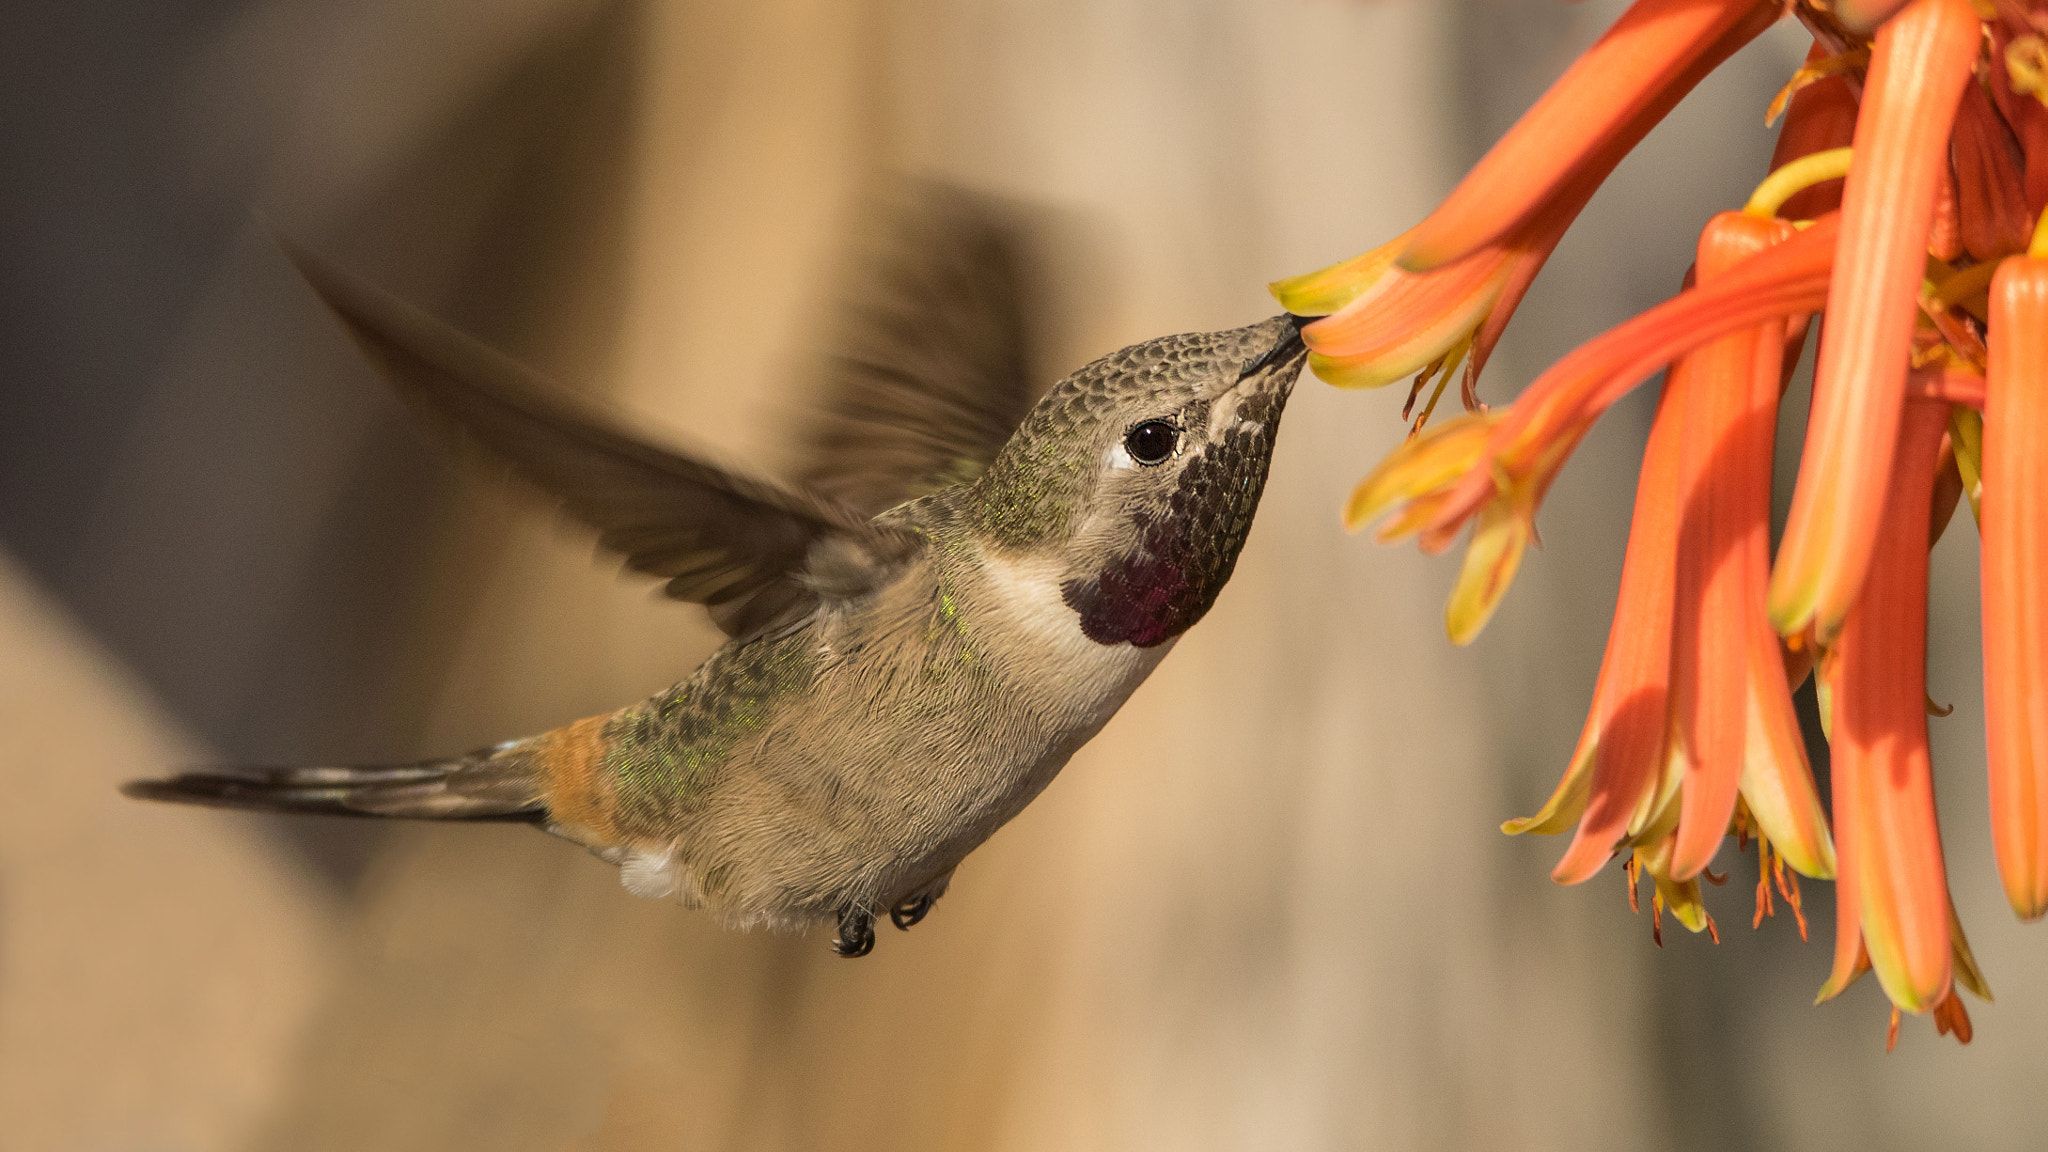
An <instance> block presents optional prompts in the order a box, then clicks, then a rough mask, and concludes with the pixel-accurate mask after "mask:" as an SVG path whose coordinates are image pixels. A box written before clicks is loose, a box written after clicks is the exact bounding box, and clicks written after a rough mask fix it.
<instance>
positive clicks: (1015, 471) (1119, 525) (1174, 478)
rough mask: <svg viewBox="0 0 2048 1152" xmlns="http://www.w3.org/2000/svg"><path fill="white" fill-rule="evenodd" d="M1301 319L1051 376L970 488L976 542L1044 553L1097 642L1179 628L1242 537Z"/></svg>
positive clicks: (1143, 350) (1279, 319)
mask: <svg viewBox="0 0 2048 1152" xmlns="http://www.w3.org/2000/svg"><path fill="white" fill-rule="evenodd" d="M1301 323H1302V321H1300V320H1298V319H1297V318H1295V317H1293V316H1287V315H1282V316H1275V317H1273V318H1272V319H1270V320H1265V321H1262V322H1260V323H1257V324H1253V325H1251V326H1249V327H1245V328H1235V329H1231V330H1229V331H1226V332H1201V333H1190V334H1185V335H1179V336H1165V337H1161V338H1160V339H1157V340H1149V341H1146V342H1145V343H1143V344H1134V345H1132V346H1131V347H1129V348H1125V349H1123V350H1122V351H1119V352H1115V353H1112V354H1110V355H1108V356H1105V357H1103V358H1102V359H1100V360H1097V361H1096V362H1094V363H1093V364H1090V365H1088V366H1087V367H1085V368H1082V369H1081V370H1080V371H1078V372H1076V373H1074V374H1073V375H1071V376H1069V377H1067V378H1066V379H1065V380H1062V381H1061V382H1060V383H1059V384H1057V385H1055V386H1054V387H1053V389H1052V391H1050V392H1049V393H1047V394H1046V396H1045V398H1044V399H1042V400H1040V401H1039V402H1038V405H1037V406H1036V407H1035V408H1033V409H1032V411H1031V414H1030V415H1029V416H1027V417H1026V418H1025V420H1024V422H1023V424H1022V425H1020V426H1019V427H1018V429H1017V432H1016V434H1015V435H1013V436H1012V437H1011V438H1010V441H1009V443H1008V444H1006V445H1005V446H1004V447H1003V450H1002V451H1001V452H1000V453H999V454H998V455H997V456H996V458H995V460H994V461H993V462H991V464H990V465H989V468H988V470H987V471H986V472H985V473H983V475H982V476H981V478H980V479H979V480H978V481H977V482H976V483H975V485H974V487H973V489H972V491H971V494H970V495H971V500H970V503H971V506H972V512H971V515H972V517H973V520H974V523H975V527H976V530H977V534H978V535H979V536H980V537H981V538H982V539H983V540H984V541H986V542H987V543H988V544H990V545H991V546H993V547H996V548H999V549H1004V550H1008V551H1011V552H1029V553H1033V554H1036V555H1041V556H1042V555H1045V554H1047V553H1051V554H1053V555H1055V556H1056V557H1057V558H1058V564H1059V570H1060V591H1061V598H1062V599H1063V600H1064V601H1065V603H1066V605H1067V606H1068V607H1069V608H1071V609H1073V610H1074V611H1075V612H1077V613H1078V614H1079V615H1080V623H1081V630H1082V632H1083V633H1084V634H1085V635H1087V637H1088V638H1089V639H1091V640H1094V641H1095V642H1097V643H1099V644H1119V643H1130V644H1134V645H1136V646H1138V647H1141V648H1143V647H1151V646H1152V645H1156V644H1159V643H1162V642H1164V641H1166V640H1169V639H1172V638H1173V637H1175V636H1178V635H1180V634H1181V633H1182V632H1185V631H1186V630H1187V629H1188V628H1189V627H1191V626H1193V625H1194V623H1195V622H1196V621H1197V620H1199V619H1201V617H1202V614H1203V613H1205V612H1207V611H1208V610H1209V606H1210V605H1211V604H1213V603H1214V602H1215V600H1216V594H1217V593H1218V592H1220V591H1221V590H1222V588H1223V585H1224V583H1225V582H1226V581H1228V580H1229V579H1230V573H1231V569H1232V568H1233V567H1234V566H1235V565H1236V563H1237V553H1238V549H1239V548H1240V547H1242V546H1243V544H1244V539H1245V534H1246V533H1247V532H1248V531H1249V530H1250V528H1251V522H1252V514H1253V513H1254V512H1255V511H1257V509H1258V503H1259V495H1260V493H1261V492H1262V491H1263V490H1264V488H1265V483H1266V468H1267V465H1268V463H1269V462H1270V461H1271V459H1272V452H1273V438H1274V434H1275V433H1276V432H1277V431H1278V429H1279V425H1280V413H1281V410H1282V409H1283V408H1284V407H1285V406H1286V404H1287V398H1288V396H1289V394H1290V393H1292V391H1293V390H1294V381H1295V378H1296V377H1297V376H1298V375H1299V374H1300V372H1301V366H1302V363H1303V361H1304V360H1305V359H1306V358H1307V356H1308V349H1307V348H1306V347H1304V346H1303V344H1302V340H1301V331H1300V325H1301Z"/></svg>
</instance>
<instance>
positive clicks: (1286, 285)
mask: <svg viewBox="0 0 2048 1152" xmlns="http://www.w3.org/2000/svg"><path fill="white" fill-rule="evenodd" d="M1407 239H1408V234H1407V233H1406V232H1403V233H1402V234H1401V235H1399V236H1397V237H1395V238H1394V239H1392V240H1390V241H1388V242H1387V243H1385V244H1382V245H1380V246H1379V247H1377V248H1375V249H1373V250H1372V251H1370V252H1367V253H1364V254H1363V255H1359V256H1353V257H1352V258H1351V259H1349V260H1344V261H1340V262H1339V263H1336V264H1332V265H1330V266H1329V267H1328V268H1320V269H1317V270H1316V271H1314V272H1304V273H1302V274H1301V275H1299V276H1289V277H1287V278H1286V279H1283V280H1275V281H1273V282H1272V283H1271V284H1268V285H1266V290H1267V291H1269V292H1271V293H1272V294H1273V298H1274V299H1275V300H1278V301H1279V302H1280V306H1281V307H1283V308H1285V309H1287V310H1288V311H1289V312H1292V313H1294V314H1295V315H1296V316H1328V315H1329V314H1330V313H1332V312H1335V311H1337V310H1338V309H1340V308H1342V307H1344V306H1345V305H1346V304H1349V303H1351V302H1352V301H1353V300H1356V299H1358V298H1359V297H1360V296H1361V295H1363V294H1364V293H1365V290H1366V289H1368V288H1370V287H1372V286H1373V285H1374V284H1375V283H1377V282H1378V281H1379V278H1380V277H1381V276H1383V275H1385V274H1386V271H1387V269H1388V268H1389V267H1390V266H1392V264H1393V262H1394V253H1396V252H1398V251H1399V250H1400V248H1401V245H1402V244H1404V243H1406V242H1407Z"/></svg>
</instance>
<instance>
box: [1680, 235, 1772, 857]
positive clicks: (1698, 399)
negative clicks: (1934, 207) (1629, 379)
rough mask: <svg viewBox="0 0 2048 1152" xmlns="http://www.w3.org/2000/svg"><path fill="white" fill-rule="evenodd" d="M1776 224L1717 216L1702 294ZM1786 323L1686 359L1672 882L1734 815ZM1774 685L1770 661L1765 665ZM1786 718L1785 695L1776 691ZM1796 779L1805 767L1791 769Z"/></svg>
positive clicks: (1704, 238)
mask: <svg viewBox="0 0 2048 1152" xmlns="http://www.w3.org/2000/svg"><path fill="white" fill-rule="evenodd" d="M1792 231H1793V230H1792V226H1791V225H1790V224H1787V223H1785V222H1783V221H1779V220H1767V219H1760V218H1758V217H1755V216H1748V215H1744V214H1742V213H1738V212H1724V213H1721V214H1720V215H1718V216H1715V217H1714V218H1713V219H1712V220H1711V221H1709V222H1708V224H1707V227H1706V229H1705V230H1704V231H1703V232H1702V233H1701V235H1700V244H1699V254H1698V258H1697V260H1696V261H1695V263H1694V269H1695V274H1696V276H1697V280H1698V283H1699V284H1702V285H1706V284H1711V283H1713V282H1714V281H1715V280H1717V279H1719V278H1720V277H1721V276H1723V275H1726V274H1727V273H1728V272H1729V271H1730V270H1732V269H1733V268H1735V267H1736V266H1737V265H1739V264H1740V263H1741V262H1742V261H1743V260H1745V259H1747V258H1749V257H1750V256H1752V255H1754V254H1756V253H1758V252H1761V251H1763V250H1764V249H1766V248H1769V247H1771V246H1772V245H1774V244H1777V243H1780V242H1782V241H1783V240H1785V239H1787V238H1789V237H1790V236H1791V235H1792ZM1784 343H1785V323H1784V321H1783V320H1772V321H1769V322H1767V323H1765V324H1763V325H1761V326H1759V327H1756V328H1750V329H1746V330H1743V331H1739V332H1734V333H1730V334H1729V335H1727V336H1723V337H1721V338H1720V339H1718V340H1714V341H1712V342H1710V343H1708V344H1704V345H1701V346H1700V347H1698V348H1696V349H1694V350H1693V351H1691V352H1689V353H1687V354H1686V360H1685V363H1686V365H1687V367H1688V368H1689V369H1690V370H1691V372H1692V377H1691V382H1690V387H1689V388H1688V390H1687V393H1686V406H1687V414H1686V437H1685V445H1684V448H1683V449H1682V450H1681V453H1680V459H1681V465H1680V472H1681V477H1680V506H1681V507H1682V508H1683V510H1684V513H1683V515H1684V519H1683V520H1682V522H1681V526H1680V529H1679V536H1678V566H1677V581H1678V583H1677V589H1676V595H1675V600H1674V605H1673V607H1674V621H1673V632H1672V655H1671V665H1672V673H1671V727H1672V742H1673V747H1674V752H1675V754H1676V756H1677V757H1678V760H1679V763H1680V765H1681V767H1682V772H1683V777H1684V783H1683V792H1682V793H1681V797H1680V807H1679V819H1678V828H1677V832H1676V834H1675V836H1674V839H1673V845H1672V852H1671V862H1670V871H1671V875H1672V876H1673V877H1675V878H1677V879H1681V880H1683V879H1689V878H1691V877H1692V876H1695V875H1697V874H1698V873H1699V872H1700V870H1701V869H1703V868H1705V867H1706V866H1707V863H1708V861H1710V860H1711V859H1712V858H1713V856H1714V853H1715V852H1716V851H1717V850H1718V849H1719V847H1720V844H1721V840H1722V837H1723V836H1724V835H1726V833H1727V831H1728V825H1729V820H1730V819H1731V817H1732V816H1733V815H1734V812H1735V799H1736V795H1737V793H1738V790H1739V788H1740V785H1741V780H1742V774H1743V768H1744V762H1745V759H1746V755H1747V752H1748V748H1749V730H1748V723H1749V717H1750V713H1751V705H1752V697H1753V695H1754V694H1753V693H1752V691H1751V684H1750V681H1751V673H1752V664H1753V662H1752V652H1753V651H1754V645H1753V644H1752V643H1751V636H1752V633H1753V632H1754V631H1755V630H1756V629H1757V628H1767V624H1766V621H1765V619H1764V616H1763V593H1764V584H1765V581H1766V578H1767V577H1768V574H1769V564H1770V485H1771V456H1772V442H1773V435H1774V431H1775V428H1776V423H1777V409H1778V381H1779V376H1780V373H1781V371H1782V367H1783V362H1784ZM1765 663H1766V665H1767V670H1771V671H1775V672H1776V673H1777V674H1778V676H1779V677H1780V679H1781V680H1782V677H1783V673H1784V667H1783V663H1782V661H1780V660H1779V658H1778V656H1777V653H1776V652H1775V651H1773V652H1771V653H1770V654H1769V659H1768V661H1766V662H1765ZM1785 700H1786V704H1787V706H1788V708H1789V704H1790V697H1789V694H1785ZM1800 767H1801V769H1802V770H1803V769H1804V764H1803V763H1802V764H1801V765H1800Z"/></svg>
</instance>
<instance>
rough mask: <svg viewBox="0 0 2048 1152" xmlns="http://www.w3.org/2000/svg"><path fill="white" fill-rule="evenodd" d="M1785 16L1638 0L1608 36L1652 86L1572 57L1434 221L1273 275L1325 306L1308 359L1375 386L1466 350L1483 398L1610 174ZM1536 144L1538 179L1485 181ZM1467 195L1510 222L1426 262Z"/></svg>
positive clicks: (1469, 386) (1300, 298) (1762, 8)
mask: <svg viewBox="0 0 2048 1152" xmlns="http://www.w3.org/2000/svg"><path fill="white" fill-rule="evenodd" d="M1776 16H1777V8H1776V6H1775V4H1773V3H1771V2H1770V0H1764V2H1761V3H1759V2H1757V0H1735V2H1731V0H1639V3H1638V4H1637V5H1636V6H1635V7H1634V8H1632V9H1631V10H1630V13H1629V15H1628V16H1625V17H1624V18H1623V20H1622V22H1621V23H1619V24H1617V25H1616V27H1615V28H1614V29H1612V30H1610V31H1609V32H1608V34H1607V36H1605V37H1603V38H1602V41H1601V45H1606V46H1607V48H1606V51H1607V52H1608V53H1610V54H1611V56H1612V58H1613V59H1616V60H1621V61H1633V60H1637V59H1639V58H1640V56H1641V54H1649V55H1651V56H1653V57H1654V60H1655V63H1654V66H1653V67H1650V68H1648V69H1647V70H1646V71H1647V72H1648V73H1649V74H1651V75H1653V76H1654V77H1655V78H1656V80H1657V83H1656V84H1655V85H1654V86H1650V87H1646V88H1645V89H1644V90H1643V91H1642V92H1641V93H1639V94H1637V95H1636V96H1633V97H1631V98H1630V99H1628V100H1624V101H1620V102H1617V101H1615V100H1614V99H1613V85H1612V81H1611V79H1610V78H1608V77H1604V76H1603V75H1601V74H1600V72H1599V71H1598V70H1597V69H1588V68H1585V67H1583V65H1581V66H1575V67H1574V69H1573V70H1572V72H1570V73H1567V75H1566V76H1565V77H1564V78H1563V79H1561V80H1560V81H1559V82H1558V85H1557V87H1556V88H1555V89H1553V92H1554V93H1563V94H1564V95H1563V97H1561V98H1559V99H1554V100H1551V99H1547V101H1546V103H1544V104H1539V105H1538V106H1537V107H1536V108H1534V109H1532V110H1531V111H1530V112H1529V114H1528V115H1526V116H1524V117H1523V118H1522V120H1521V122H1520V123H1518V124H1517V125H1516V126H1515V128H1514V130H1513V131H1511V132H1510V133H1509V134H1508V136H1507V137H1506V138H1505V139H1503V140H1502V141H1501V143H1500V144H1499V145H1497V146H1496V147H1495V148H1494V149H1493V151H1492V152H1491V153H1489V154H1488V158H1487V159H1486V160H1483V161H1481V164H1480V167H1479V169H1475V170H1474V173H1473V175H1472V176H1470V177H1467V179H1466V180H1465V182H1464V184H1462V185H1460V189H1459V192H1456V193H1453V194H1452V199H1451V201H1449V202H1446V204H1445V205H1444V207H1443V208H1440V209H1439V210H1438V211H1437V212H1435V213H1433V214H1432V215H1431V216H1430V218H1429V220H1426V221H1424V222H1423V224H1422V225H1420V226H1418V227H1417V228H1415V229H1413V230H1411V231H1410V232H1408V233H1406V234H1404V235H1402V236H1400V237H1397V238H1395V239H1394V240H1393V241H1391V242H1389V243H1388V244H1385V245H1383V246H1381V247H1380V248H1377V249H1375V250H1373V251H1372V252H1368V253H1366V254H1365V255H1363V256H1359V257H1356V258H1354V259H1352V260H1348V261H1345V262H1344V263H1341V264H1336V265H1333V266H1331V267H1329V268H1325V269H1323V270H1321V271H1319V272H1312V273H1308V274H1306V275H1303V276H1296V277H1292V278H1289V279H1286V280H1279V281H1276V282H1274V283H1273V284H1272V285H1271V288H1272V292H1273V295H1274V296H1275V297H1276V298H1278V299H1279V301H1280V303H1281V305H1282V306H1283V307H1285V308H1286V309H1287V310H1288V311H1289V312H1293V313H1295V314H1296V315H1301V316H1328V317H1329V319H1327V320H1324V321H1322V322H1321V323H1317V324H1312V325H1310V326H1309V327H1307V328H1306V329H1304V330H1303V333H1302V335H1303V338H1304V339H1305V340H1306V341H1307V343H1308V346H1309V351H1310V355H1309V367H1310V368H1311V370H1313V371H1314V372H1315V373H1316V375H1317V376H1319V377H1321V378H1322V379H1323V380H1325V381H1327V382H1329V383H1331V384H1335V385H1337V386H1338V387H1342V388H1375V387H1379V386H1381V385H1385V384H1389V383H1392V382H1393V381H1395V380H1398V379H1400V378H1401V377H1403V376H1406V375H1408V374H1410V373H1414V372H1421V373H1422V376H1421V378H1419V379H1418V380H1417V381H1416V387H1417V389H1418V390H1419V389H1420V388H1421V387H1422V385H1423V384H1425V383H1427V381H1428V379H1429V378H1430V376H1432V375H1435V376H1437V378H1438V380H1439V383H1438V389H1439V390H1441V388H1442V381H1443V380H1446V379H1448V378H1449V376H1450V374H1451V372H1453V371H1455V370H1456V369H1457V366H1458V363H1459V362H1460V361H1461V360H1462V361H1463V362H1464V364H1465V386H1464V390H1463V391H1464V399H1465V406H1466V407H1467V409H1474V408H1476V407H1477V406H1478V399H1477V393H1476V392H1475V391H1474V387H1475V385H1476V381H1477V378H1478V374H1479V371H1480V370H1481V369H1482V368H1484V367H1485V365H1486V360H1487V357H1488V355H1489V354H1490V353H1491V352H1492V350H1493V346H1494V344H1495V343H1496V342H1497V341H1498V340H1499V339H1500V335H1501V332H1502V331H1503V330H1504V329H1505V328H1506V327H1507V322H1508V319H1509V318H1510V317H1511V316H1512V315H1513V314H1514V310H1515V306H1516V305H1517V304H1518V303H1519V302H1520V301H1521V298H1522V295H1523V293H1525V292H1526V291H1528V289H1529V286H1530V284H1531V283H1532V282H1533V281H1534V280H1535V278H1536V274H1537V273H1538V272H1540V271H1541V270H1542V268H1543V264H1544V262H1545V261H1546V260H1548V259H1549V258H1550V253H1551V251H1552V250H1553V249H1555V248H1556V247H1557V243H1558V241H1559V240H1561V239H1562V238H1563V237H1564V233H1565V231H1566V229H1568V228H1569V227H1570V226H1571V223H1572V221H1573V220H1575V219H1577V217H1578V214H1579V212H1580V211H1581V210H1583V209H1584V208H1585V206H1586V202H1587V201H1588V200H1590V199H1592V197H1593V193H1594V192H1596V191H1598V190H1599V187H1600V184H1601V182H1602V181H1604V180H1605V179H1606V178H1607V176H1608V174H1609V173H1610V172H1612V171H1613V170H1614V167H1615V165H1617V164H1619V163H1620V162H1621V160H1622V158H1623V157H1625V156H1626V155H1628V153H1629V150H1630V149H1632V148H1634V147H1635V146H1636V144H1637V143H1639V142H1640V141H1641V140H1642V138H1643V137H1644V136H1646V135H1648V134H1649V131H1650V129H1652V128H1654V127H1656V125H1657V123H1658V122H1659V121H1661V120H1662V119H1663V118H1664V116H1665V115H1666V114H1667V113H1669V112H1670V111H1671V109H1672V108H1674V107H1676V106H1677V104H1678V102H1679V100H1681V99H1683V98H1684V96H1685V94H1686V93H1687V92H1690V91H1691V90H1692V88H1693V86H1694V85H1696V84H1698V83H1699V81H1700V80H1701V79H1702V78H1703V77H1705V76H1706V75H1707V73H1709V72H1711V71H1713V69H1714V68H1715V67H1717V66H1719V65H1720V63H1721V62H1722V61H1724V60H1726V59H1727V58H1728V57H1729V56H1731V55H1733V54H1734V53H1735V52H1736V51H1737V50H1738V49H1740V48H1741V47H1742V46H1743V45H1745V44H1747V43H1748V42H1749V41H1751V40H1753V39H1755V38H1756V36H1757V35H1758V34H1759V33H1761V32H1762V31H1763V30H1764V29H1765V28H1767V27H1769V26H1770V24H1771V23H1772V22H1773V20H1775V19H1776ZM1601 50H1602V49H1601V47H1600V46H1599V45H1596V46H1595V51H1596V52H1598V51H1601ZM1638 70H1639V71H1642V70H1643V69H1638ZM1532 152H1534V153H1538V154H1540V155H1541V156H1542V158H1543V161H1544V163H1545V165H1546V166H1547V169H1546V173H1547V174H1546V175H1545V176H1544V177H1543V178H1542V179H1540V180H1535V181H1532V180H1529V179H1526V178H1525V175H1524V174H1515V175H1513V177H1512V178H1510V179H1497V178H1493V179H1489V178H1486V176H1485V174H1486V173H1487V172H1488V171H1496V172H1507V173H1514V165H1516V164H1518V163H1520V161H1521V159H1522V158H1525V154H1528V153H1532ZM1495 157H1500V159H1498V160H1496V159H1495ZM1461 194H1464V195H1465V197H1466V201H1467V203H1476V204H1478V205H1479V207H1480V208H1481V209H1483V210H1486V211H1494V210H1498V211H1499V212H1500V213H1501V215H1500V217H1499V220H1500V221H1504V222H1503V223H1500V225H1499V226H1498V227H1495V228H1492V229H1491V230H1490V231H1489V232H1488V233H1487V234H1486V235H1485V237H1484V238H1483V239H1482V240H1480V241H1479V242H1477V243H1471V244H1467V245H1465V246H1464V247H1463V248H1462V249H1461V250H1460V251H1459V252H1458V253H1457V255H1456V257H1455V258H1453V259H1445V260H1437V261H1434V262H1432V263H1429V264H1426V265H1425V264H1422V263H1418V257H1417V251H1416V248H1415V240H1416V238H1417V237H1422V238H1423V239H1424V240H1425V241H1426V240H1427V239H1428V237H1430V236H1431V235H1434V234H1439V233H1441V232H1442V230H1443V229H1444V227H1446V225H1445V221H1450V223H1451V225H1452V226H1455V225H1456V223H1457V221H1458V219H1460V213H1461V212H1462V213H1463V214H1464V216H1465V217H1466V218H1469V217H1470V214H1471V213H1470V212H1469V211H1468V210H1465V209H1461V208H1460V207H1459V206H1458V201H1459V197H1460V195H1461ZM1397 258H1398V259H1397ZM1411 403H1412V397H1411ZM1433 403H1434V398H1433V397H1432V405H1433ZM1423 415H1424V419H1426V418H1427V415H1428V412H1427V410H1425V412H1424V414H1423ZM1417 426H1418V427H1419V426H1420V421H1418V422H1417Z"/></svg>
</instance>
